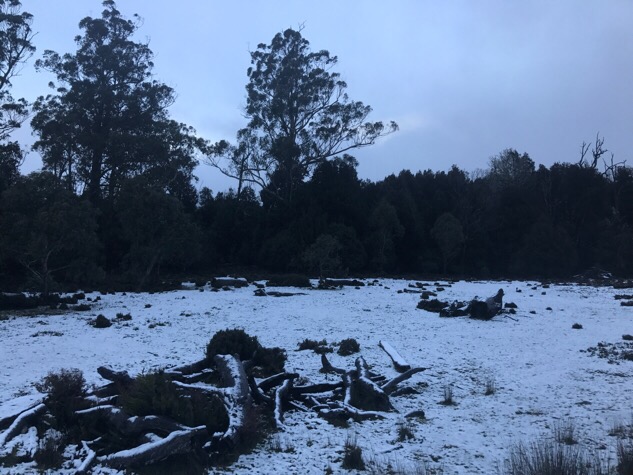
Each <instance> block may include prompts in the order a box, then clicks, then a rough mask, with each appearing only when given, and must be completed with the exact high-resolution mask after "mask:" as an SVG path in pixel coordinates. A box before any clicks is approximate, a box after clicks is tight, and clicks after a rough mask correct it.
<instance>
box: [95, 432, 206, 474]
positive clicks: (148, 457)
mask: <svg viewBox="0 0 633 475" xmlns="http://www.w3.org/2000/svg"><path fill="white" fill-rule="evenodd" d="M206 433H207V429H206V427H205V426H199V427H194V428H192V429H189V430H179V431H175V432H172V433H171V434H169V435H168V436H167V437H165V438H164V439H161V440H159V441H156V442H148V443H146V444H142V445H139V446H138V447H135V448H133V449H129V450H121V451H120V452H115V453H113V454H109V455H105V456H102V457H99V458H98V460H99V462H101V463H103V464H104V465H107V466H109V467H113V468H117V469H126V468H129V467H133V466H140V465H149V464H151V463H154V462H158V461H160V460H164V459H166V458H167V457H171V456H172V455H176V454H184V453H187V452H190V451H191V450H192V446H191V439H192V438H193V437H195V436H198V435H203V434H206Z"/></svg>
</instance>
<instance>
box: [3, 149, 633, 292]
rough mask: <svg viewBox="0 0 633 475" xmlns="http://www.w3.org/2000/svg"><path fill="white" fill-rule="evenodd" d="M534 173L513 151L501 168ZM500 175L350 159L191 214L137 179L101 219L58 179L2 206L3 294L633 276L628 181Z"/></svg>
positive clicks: (213, 199)
mask: <svg viewBox="0 0 633 475" xmlns="http://www.w3.org/2000/svg"><path fill="white" fill-rule="evenodd" d="M515 159H519V160H525V161H527V162H528V164H530V165H531V160H530V159H529V157H527V155H522V156H520V155H519V154H518V153H517V152H515V151H514V150H507V151H505V152H503V153H502V154H500V155H499V156H498V157H496V158H495V159H493V161H492V162H493V163H495V162H496V161H498V162H500V163H502V164H508V163H512V162H513V161H514V160H515ZM515 171H516V167H510V168H509V169H505V168H501V169H497V168H496V167H494V166H493V167H491V169H490V170H488V172H487V174H486V175H485V176H482V177H480V178H476V179H472V178H469V176H468V174H467V173H465V172H464V171H462V170H460V169H458V168H457V167H453V168H452V169H451V170H450V171H448V172H432V171H430V170H427V171H425V172H418V173H415V174H413V173H411V172H410V171H406V170H405V171H402V172H400V173H399V174H398V175H397V176H395V175H391V176H389V177H387V178H386V179H384V180H382V181H380V182H377V183H373V182H369V181H364V180H359V178H358V176H357V173H356V162H355V161H354V160H353V159H352V158H351V157H345V158H336V159H334V160H331V161H327V162H324V163H322V164H321V165H319V166H318V167H317V169H316V170H315V172H314V174H313V175H312V176H311V178H310V179H309V180H307V181H306V182H304V183H302V185H301V186H300V187H298V189H297V190H296V195H295V199H294V200H293V201H292V203H290V204H285V203H283V204H281V203H279V202H277V201H274V200H267V199H266V198H265V197H266V195H265V194H262V195H261V198H262V199H259V198H258V196H256V194H255V193H254V192H253V191H252V189H251V188H246V189H244V190H243V191H242V193H241V195H240V196H239V197H238V195H237V194H236V193H235V192H234V191H232V190H230V191H228V192H221V193H217V194H215V195H213V194H212V192H211V191H210V190H208V189H202V190H201V192H200V195H199V197H198V200H197V201H196V202H195V203H194V202H187V203H183V202H182V201H181V200H179V199H178V198H176V197H174V196H173V195H171V194H168V193H165V192H164V191H163V190H161V189H159V188H156V187H153V186H151V185H150V184H148V182H147V181H146V180H145V179H144V178H143V177H138V178H135V179H130V180H128V181H126V182H125V184H124V185H123V187H122V189H121V192H120V193H119V194H118V195H117V197H116V199H113V200H107V201H105V202H103V203H102V205H101V207H99V208H97V207H95V206H94V205H92V204H91V203H90V201H89V200H87V199H86V198H84V197H78V196H76V195H75V194H74V193H72V192H70V191H68V190H67V189H65V188H64V186H63V183H62V182H60V180H59V179H58V178H56V177H55V176H54V175H53V174H51V173H49V172H42V173H34V174H31V175H29V176H22V177H17V178H16V180H15V181H14V182H13V183H12V184H11V185H10V186H9V187H8V189H6V190H5V191H4V192H3V193H2V201H1V202H0V209H1V210H2V214H1V215H0V219H2V228H1V229H2V231H1V235H2V237H1V239H2V249H3V250H4V251H5V252H4V253H3V255H2V277H3V283H4V285H5V286H9V285H10V284H12V285H24V284H26V283H28V282H29V281H33V279H32V278H35V282H37V283H38V285H40V286H41V285H50V283H52V282H53V280H56V281H59V282H68V283H75V284H78V285H98V284H100V283H103V282H104V279H106V277H107V276H110V277H111V278H112V276H114V277H116V279H115V280H118V281H120V282H127V283H128V284H130V285H133V286H144V285H148V284H150V283H155V282H156V281H157V280H158V279H159V278H160V276H161V275H165V274H169V273H180V274H182V273H191V274H209V273H213V272H215V271H216V270H218V269H223V270H226V269H227V268H229V267H230V266H236V265H237V266H244V267H246V266H255V267H257V268H260V269H262V270H268V271H274V272H301V273H309V274H311V275H314V276H318V275H346V274H366V273H367V274H375V275H379V274H385V273H389V274H402V273H418V274H444V275H458V276H464V275H467V276H476V277H482V278H487V277H552V278H565V277H569V276H572V275H574V274H576V273H580V272H582V271H585V270H587V269H589V268H591V267H592V266H599V267H601V268H604V269H607V270H609V271H611V272H613V273H614V274H616V275H620V276H630V275H631V274H632V273H633V170H632V169H631V168H628V167H618V168H617V170H616V173H615V174H614V175H613V176H612V177H605V176H604V174H603V173H601V172H599V171H598V170H596V169H594V168H591V167H588V166H583V165H580V164H566V163H563V164H555V165H553V166H552V167H550V168H546V167H544V166H541V167H539V168H538V169H536V170H535V169H534V168H532V169H528V170H525V171H524V172H521V173H519V174H516V173H514V172H515Z"/></svg>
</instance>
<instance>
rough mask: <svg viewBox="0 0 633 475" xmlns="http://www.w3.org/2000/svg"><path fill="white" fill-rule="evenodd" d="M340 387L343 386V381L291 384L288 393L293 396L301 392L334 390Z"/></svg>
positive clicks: (311, 392)
mask: <svg viewBox="0 0 633 475" xmlns="http://www.w3.org/2000/svg"><path fill="white" fill-rule="evenodd" d="M342 387H343V382H338V383H320V384H311V385H309V386H293V387H292V388H291V389H290V393H291V394H292V395H293V396H298V395H301V394H314V393H325V392H328V391H335V390H337V389H341V388H342Z"/></svg>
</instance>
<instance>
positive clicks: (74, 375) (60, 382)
mask: <svg viewBox="0 0 633 475" xmlns="http://www.w3.org/2000/svg"><path fill="white" fill-rule="evenodd" d="M85 386H86V380H85V379H84V376H83V373H82V372H81V371H80V370H78V369H74V368H72V369H62V370H60V371H59V373H53V372H51V373H48V375H47V376H46V377H44V378H43V379H42V380H41V381H40V382H39V383H36V384H35V389H37V390H38V391H39V392H41V393H45V394H46V398H45V400H44V403H45V404H46V407H48V409H49V411H50V412H51V414H52V415H53V417H54V418H55V423H56V424H55V427H56V428H57V429H58V430H67V429H69V428H70V427H71V426H72V425H73V424H74V422H75V420H76V416H75V411H76V410H79V409H81V408H82V407H83V400H82V398H83V397H84V396H85V394H86V389H85Z"/></svg>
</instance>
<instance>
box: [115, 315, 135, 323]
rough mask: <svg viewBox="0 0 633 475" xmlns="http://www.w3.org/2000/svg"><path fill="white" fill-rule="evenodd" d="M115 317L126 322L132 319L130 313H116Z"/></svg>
mask: <svg viewBox="0 0 633 475" xmlns="http://www.w3.org/2000/svg"><path fill="white" fill-rule="evenodd" d="M116 319H117V320H121V321H125V322H128V321H130V320H132V314H131V313H117V314H116Z"/></svg>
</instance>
